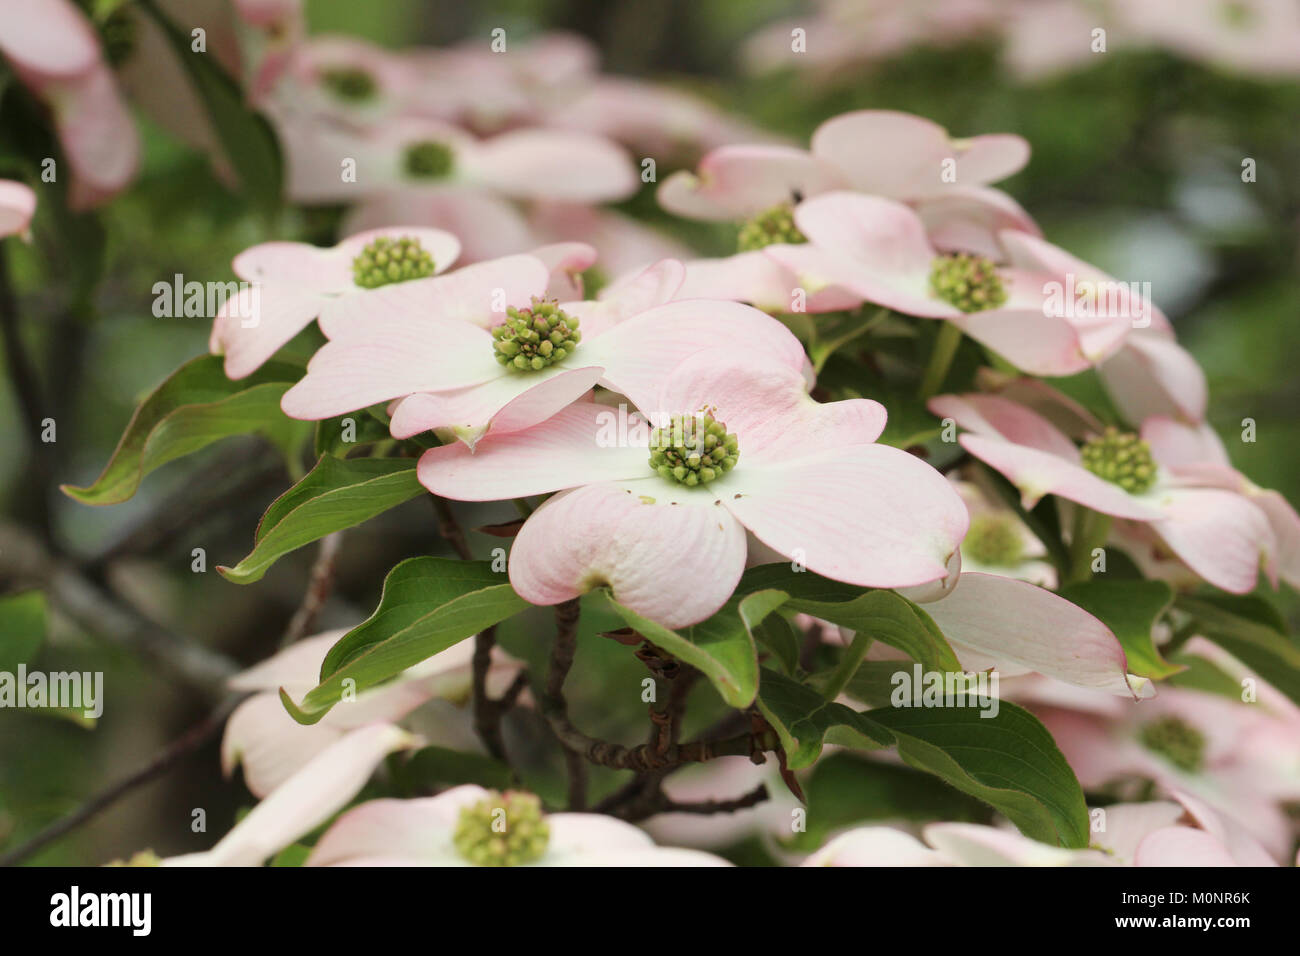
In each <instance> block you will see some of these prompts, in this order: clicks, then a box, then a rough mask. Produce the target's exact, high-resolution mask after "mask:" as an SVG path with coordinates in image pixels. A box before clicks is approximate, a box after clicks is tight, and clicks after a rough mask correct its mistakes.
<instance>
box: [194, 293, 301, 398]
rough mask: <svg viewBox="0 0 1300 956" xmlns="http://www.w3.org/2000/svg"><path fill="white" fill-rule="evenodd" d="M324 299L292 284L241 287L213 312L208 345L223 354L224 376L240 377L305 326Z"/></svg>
mask: <svg viewBox="0 0 1300 956" xmlns="http://www.w3.org/2000/svg"><path fill="white" fill-rule="evenodd" d="M325 302H326V300H325V298H324V296H321V295H319V294H318V293H315V292H311V291H304V290H302V289H300V288H298V287H295V286H284V285H271V286H245V287H244V288H241V289H240V290H239V293H238V295H236V296H235V297H234V298H231V299H227V300H226V302H225V304H224V305H223V306H222V307H221V309H220V310H219V311H218V312H217V317H216V319H215V320H214V321H213V323H212V334H211V336H210V338H209V340H208V345H209V348H210V349H211V351H212V353H213V354H214V355H223V354H224V355H225V357H226V362H225V369H226V376H227V377H228V378H231V379H240V378H244V377H245V376H247V375H251V374H252V373H253V372H255V371H257V370H258V369H259V368H261V367H262V364H263V363H264V362H266V360H267V359H269V358H270V357H271V356H272V355H274V354H275V353H276V352H278V351H279V350H280V349H281V348H282V347H283V346H284V345H285V344H286V343H288V342H289V340H290V339H292V338H293V337H294V336H295V335H297V334H298V333H299V332H301V331H302V330H303V329H305V328H306V327H307V326H309V325H310V324H311V322H312V320H313V319H315V318H316V316H317V315H319V314H320V311H321V308H322V307H323V306H324V305H325Z"/></svg>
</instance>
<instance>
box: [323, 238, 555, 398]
mask: <svg viewBox="0 0 1300 956" xmlns="http://www.w3.org/2000/svg"><path fill="white" fill-rule="evenodd" d="M547 280H548V270H547V268H546V266H545V264H543V263H542V261H541V260H540V259H538V258H536V257H535V256H506V257H504V258H502V259H492V260H489V261H488V262H477V263H475V264H474V265H470V266H465V267H464V268H463V269H457V270H456V271H455V272H449V273H447V274H446V275H440V276H432V277H430V278H427V279H414V280H412V281H410V282H394V283H391V284H389V285H383V286H379V287H378V288H376V289H354V290H353V291H352V292H351V293H350V294H349V295H341V296H338V297H337V298H335V299H334V300H333V301H331V302H329V303H328V304H327V305H326V307H325V308H324V310H323V311H322V313H321V322H320V325H321V331H322V332H324V333H325V335H326V337H328V338H330V339H336V340H337V339H345V338H346V339H374V338H376V337H378V336H379V335H381V334H383V335H388V334H397V335H401V334H407V333H408V332H411V333H420V332H422V333H423V334H424V335H425V336H431V335H432V333H433V329H432V327H430V324H429V322H428V321H427V320H435V321H437V322H445V321H454V322H463V323H466V324H469V325H476V326H478V327H479V328H481V329H487V328H491V327H492V326H494V325H497V324H499V323H500V322H502V321H504V319H505V316H506V309H508V308H510V307H512V306H513V307H515V308H522V307H524V306H527V305H528V304H529V303H530V301H531V300H532V298H533V296H541V295H542V294H543V293H544V292H545V290H546V283H547ZM456 341H457V342H458V343H461V342H462V341H464V342H468V341H469V340H468V339H463V338H462V337H457V338H456ZM486 354H487V356H488V357H489V358H491V355H492V347H491V345H490V344H489V345H488V351H487V353H486ZM455 361H456V362H459V361H461V360H460V359H459V358H458V359H456V360H455ZM493 361H494V362H495V359H493ZM475 364H476V365H477V364H478V363H475ZM476 374H477V373H476ZM450 379H451V381H461V382H463V381H464V376H463V375H458V374H456V373H455V372H453V373H452V375H451V376H450ZM447 387H454V386H451V385H448V386H447Z"/></svg>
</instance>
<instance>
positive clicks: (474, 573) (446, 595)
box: [280, 558, 529, 724]
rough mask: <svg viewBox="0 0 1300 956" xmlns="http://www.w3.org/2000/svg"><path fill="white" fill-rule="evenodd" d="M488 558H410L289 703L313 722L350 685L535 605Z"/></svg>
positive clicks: (368, 681) (368, 682) (380, 676)
mask: <svg viewBox="0 0 1300 956" xmlns="http://www.w3.org/2000/svg"><path fill="white" fill-rule="evenodd" d="M528 606H529V605H528V602H526V601H525V600H524V599H523V598H521V597H519V595H517V594H515V592H514V589H513V588H511V587H510V582H509V581H508V580H507V579H506V578H505V576H504V575H503V574H500V573H497V572H495V571H493V570H492V565H491V563H490V562H487V561H458V560H455V559H452V558H411V559H409V560H407V561H403V562H402V563H401V564H399V565H397V567H395V568H393V570H392V571H390V572H388V577H387V578H385V579H384V591H383V594H382V595H381V597H380V599H379V607H378V608H376V609H375V613H374V614H372V615H370V617H368V618H367V619H366V620H365V621H363V622H361V624H359V625H357V626H356V627H354V628H353V629H352V630H350V631H348V633H346V634H344V635H343V637H341V638H340V639H339V641H338V643H337V644H335V645H334V646H333V647H332V648H330V650H329V653H328V654H326V655H325V661H324V663H323V664H322V665H321V682H320V684H319V685H317V686H316V687H314V688H312V689H311V690H310V691H308V692H307V695H306V696H305V697H303V699H302V703H301V704H295V703H294V702H293V700H292V699H291V698H290V697H289V695H288V694H286V693H285V692H284V691H283V690H281V691H280V699H281V700H282V701H283V702H284V706H285V709H287V710H288V711H289V714H290V715H291V716H292V717H293V718H294V720H296V721H298V722H299V723H301V724H314V723H316V722H317V721H318V720H320V719H321V718H322V717H324V716H325V714H326V713H328V712H329V710H330V708H331V707H333V706H334V705H335V704H337V703H338V702H339V700H340V698H341V697H342V695H343V694H344V692H345V691H347V690H352V691H356V692H358V693H360V692H361V691H363V690H365V689H366V688H368V687H374V686H375V685H376V684H380V683H383V682H384V681H386V680H388V679H389V678H392V677H395V676H397V675H398V674H400V673H401V672H402V671H404V670H406V669H407V668H408V667H413V666H414V665H416V664H418V663H420V662H421V661H423V660H425V659H426V658H429V657H432V656H433V655H434V654H437V653H439V652H440V651H445V650H446V649H447V648H449V647H451V646H452V645H453V644H457V643H459V642H460V641H463V640H464V639H465V638H467V637H472V636H473V635H475V634H477V633H478V632H479V631H481V630H483V629H484V628H485V627H491V626H492V625H493V624H496V623H498V622H500V621H503V620H505V619H506V618H508V617H510V616H512V615H514V614H517V613H519V612H520V611H522V610H524V609H525V608H526V607H528Z"/></svg>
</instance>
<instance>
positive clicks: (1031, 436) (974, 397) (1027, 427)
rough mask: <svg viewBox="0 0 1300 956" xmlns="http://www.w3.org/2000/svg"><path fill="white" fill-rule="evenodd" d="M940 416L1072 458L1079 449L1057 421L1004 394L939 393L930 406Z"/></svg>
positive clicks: (1075, 458)
mask: <svg viewBox="0 0 1300 956" xmlns="http://www.w3.org/2000/svg"><path fill="white" fill-rule="evenodd" d="M927 407H928V408H929V409H930V411H931V412H933V413H934V414H935V415H937V416H938V417H939V418H951V419H952V420H953V421H954V422H956V423H957V425H959V426H960V427H962V428H964V429H965V430H966V431H969V432H974V433H975V434H977V435H996V436H998V437H1001V438H1004V439H1006V440H1007V441H1009V442H1012V443H1014V444H1016V445H1024V446H1026V447H1027V448H1037V449H1038V450H1039V451H1044V452H1048V453H1049V454H1052V455H1057V456H1059V457H1061V458H1064V459H1066V460H1067V461H1071V462H1076V463H1077V462H1078V461H1079V451H1078V449H1076V448H1075V447H1074V442H1072V441H1070V439H1069V438H1067V437H1066V436H1065V435H1064V434H1062V433H1061V432H1060V431H1059V430H1058V429H1057V428H1056V426H1055V425H1053V424H1052V423H1051V422H1049V421H1048V420H1047V419H1046V418H1044V417H1043V416H1042V415H1040V414H1038V413H1037V412H1035V411H1033V410H1032V409H1029V408H1026V407H1025V406H1024V405H1021V404H1020V403H1019V402H1013V401H1011V400H1010V399H1008V398H1003V397H1002V396H1001V395H981V394H978V393H975V392H968V393H967V394H965V395H937V396H935V397H934V398H932V399H930V401H929V403H928V406H927Z"/></svg>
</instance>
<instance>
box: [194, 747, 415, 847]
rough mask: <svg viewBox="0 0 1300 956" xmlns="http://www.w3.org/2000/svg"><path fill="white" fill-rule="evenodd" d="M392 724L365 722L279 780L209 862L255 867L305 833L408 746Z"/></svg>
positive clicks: (241, 821) (342, 803)
mask: <svg viewBox="0 0 1300 956" xmlns="http://www.w3.org/2000/svg"><path fill="white" fill-rule="evenodd" d="M414 743H415V738H413V737H412V736H411V735H410V734H408V733H407V732H406V731H404V730H402V729H401V728H399V727H395V726H393V725H392V724H371V725H369V726H366V727H361V728H358V729H357V730H354V731H352V732H350V733H348V734H346V735H344V736H343V737H341V738H340V739H339V740H337V741H335V742H334V743H333V744H331V745H330V746H329V747H327V748H325V749H324V750H322V751H321V752H320V753H319V754H317V755H316V756H315V757H313V758H312V759H311V760H310V761H309V762H308V763H307V764H306V765H304V766H303V767H302V769H301V770H299V771H298V772H297V773H295V774H294V775H293V776H292V777H290V778H289V779H288V780H286V781H285V782H284V784H283V785H281V786H280V787H278V788H277V789H276V790H275V791H274V792H273V793H271V794H270V795H269V796H268V797H267V798H266V799H265V800H263V801H262V802H261V803H259V804H258V805H257V806H255V807H254V808H253V809H252V810H251V811H250V812H249V813H248V815H247V816H245V817H244V818H243V819H242V820H240V821H239V823H237V824H236V825H235V827H234V828H233V829H232V830H231V831H230V832H229V833H227V834H226V835H225V837H223V838H222V839H221V840H220V841H219V842H218V843H217V845H216V846H214V847H213V848H212V849H211V850H210V851H209V852H208V853H207V854H205V856H206V858H207V859H206V862H208V863H209V865H212V866H257V865H259V864H260V863H261V862H262V861H263V860H265V859H266V858H267V857H269V856H271V855H272V854H273V853H276V852H278V851H279V850H281V849H283V848H284V847H286V846H288V845H289V844H290V843H292V842H293V841H294V840H296V839H298V837H300V836H302V835H303V834H305V833H309V832H311V830H313V829H315V828H316V827H317V826H319V825H320V824H321V823H323V822H324V821H325V820H328V819H329V818H330V816H332V815H333V814H334V813H336V812H337V811H338V810H339V809H340V808H341V807H342V806H343V805H345V804H346V803H347V802H348V801H349V800H351V799H352V797H353V796H355V795H356V793H357V791H358V790H360V789H361V788H362V786H364V785H365V783H366V781H367V780H369V779H370V775H371V774H372V773H373V772H374V770H375V767H377V766H378V765H379V764H380V762H382V761H383V759H384V758H385V757H386V756H388V754H390V753H392V752H393V751H395V750H401V749H404V748H407V747H411V746H413V745H414Z"/></svg>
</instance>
